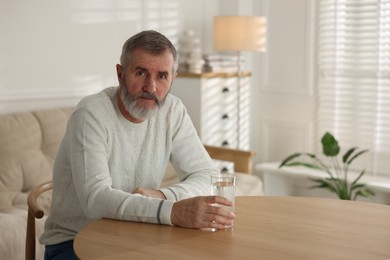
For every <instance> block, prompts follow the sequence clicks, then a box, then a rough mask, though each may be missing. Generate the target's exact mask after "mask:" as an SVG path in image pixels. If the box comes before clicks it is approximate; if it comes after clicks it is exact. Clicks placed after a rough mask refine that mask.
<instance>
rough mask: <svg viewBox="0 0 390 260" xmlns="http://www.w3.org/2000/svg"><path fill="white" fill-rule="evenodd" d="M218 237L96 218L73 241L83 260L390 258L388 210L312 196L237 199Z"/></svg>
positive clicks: (382, 259) (196, 230)
mask: <svg viewBox="0 0 390 260" xmlns="http://www.w3.org/2000/svg"><path fill="white" fill-rule="evenodd" d="M236 216H237V217H236V220H235V223H234V227H233V228H232V229H228V230H220V231H216V232H207V231H201V230H198V229H185V228H180V227H171V226H164V225H155V224H146V223H137V222H126V221H118V220H108V219H102V220H98V221H96V222H94V223H92V224H90V225H88V226H87V227H85V228H84V229H82V230H81V231H80V233H79V234H78V235H77V237H76V239H75V243H74V247H75V251H76V254H77V255H78V256H79V257H80V258H81V259H142V260H144V259H174V260H179V259H200V260H206V259H241V260H244V259H245V260H246V259H300V260H301V259H316V260H317V259H343V260H345V259H354V260H356V259H365V260H367V259H370V260H371V259H381V260H385V259H390V206H387V205H380V204H373V203H364V202H352V201H341V200H333V199H320V198H307V197H266V196H264V197H237V198H236Z"/></svg>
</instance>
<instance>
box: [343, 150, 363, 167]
mask: <svg viewBox="0 0 390 260" xmlns="http://www.w3.org/2000/svg"><path fill="white" fill-rule="evenodd" d="M366 152H368V149H366V150H362V151H360V152H358V153H357V154H355V155H354V156H353V157H352V158H351V159H350V160H349V161H348V162H347V164H348V165H349V164H351V163H352V161H353V160H355V159H356V158H357V157H359V156H360V155H362V154H364V153H366Z"/></svg>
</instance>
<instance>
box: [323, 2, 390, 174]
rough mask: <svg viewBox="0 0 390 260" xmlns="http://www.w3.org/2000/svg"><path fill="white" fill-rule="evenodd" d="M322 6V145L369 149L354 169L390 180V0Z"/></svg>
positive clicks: (334, 3) (357, 161) (327, 3)
mask: <svg viewBox="0 0 390 260" xmlns="http://www.w3.org/2000/svg"><path fill="white" fill-rule="evenodd" d="M317 4H318V5H317V9H316V12H317V20H316V22H317V24H316V28H317V31H316V33H317V34H316V36H317V41H316V43H317V44H316V47H317V50H316V55H317V84H318V85H317V87H318V88H317V89H318V117H317V139H320V138H321V136H322V135H323V134H324V133H325V132H326V131H329V132H331V133H332V134H333V135H334V136H335V137H336V139H338V140H339V144H340V146H341V147H342V148H344V150H343V151H345V150H346V149H347V148H350V147H354V146H358V147H359V148H368V149H369V150H370V151H369V153H367V154H366V155H365V156H363V157H362V158H361V159H357V160H356V165H355V166H356V167H357V168H359V169H361V167H365V168H367V170H368V171H370V172H372V173H373V174H378V175H379V174H380V175H382V174H384V175H388V176H390V0H320V1H318V2H317Z"/></svg>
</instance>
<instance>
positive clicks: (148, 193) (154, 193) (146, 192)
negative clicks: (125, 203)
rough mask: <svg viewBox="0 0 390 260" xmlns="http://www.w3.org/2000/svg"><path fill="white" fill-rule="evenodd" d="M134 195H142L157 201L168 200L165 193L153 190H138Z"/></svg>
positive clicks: (134, 191)
mask: <svg viewBox="0 0 390 260" xmlns="http://www.w3.org/2000/svg"><path fill="white" fill-rule="evenodd" d="M132 193H133V194H136V193H138V194H141V195H143V196H145V197H151V198H157V199H163V200H166V199H167V198H166V197H165V195H164V193H162V192H161V191H159V190H151V189H145V188H136V189H135V190H133V192H132Z"/></svg>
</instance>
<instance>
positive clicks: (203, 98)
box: [171, 72, 250, 150]
mask: <svg viewBox="0 0 390 260" xmlns="http://www.w3.org/2000/svg"><path fill="white" fill-rule="evenodd" d="M249 82H250V73H249V72H243V73H241V76H240V79H239V81H238V79H237V73H202V74H188V73H185V74H183V73H182V74H180V75H179V76H178V77H177V78H176V79H175V81H174V83H173V87H172V90H171V93H172V94H173V95H175V96H177V97H179V98H180V99H181V100H182V101H183V103H184V105H185V106H186V107H187V110H188V113H189V115H190V117H191V119H192V122H193V123H194V125H195V128H196V130H197V131H198V134H199V136H200V138H201V140H202V142H203V143H204V144H208V145H214V146H225V147H229V148H240V149H243V150H248V149H249V135H250V131H249V130H250V128H249V119H250V115H249V112H250V109H249V106H250V103H249V99H250V96H249ZM238 83H239V84H240V87H239V88H238ZM238 89H239V91H240V92H239V95H238ZM238 111H240V113H238Z"/></svg>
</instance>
